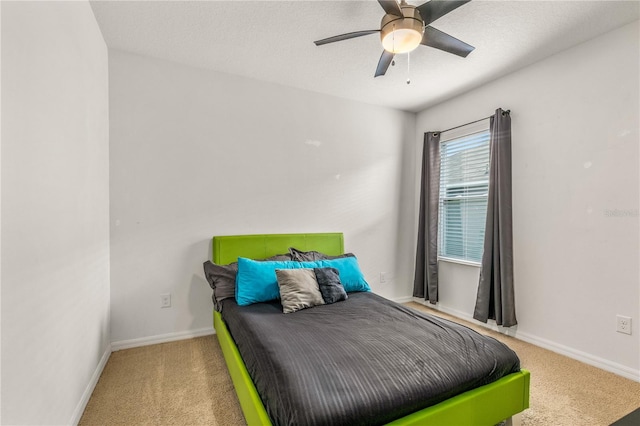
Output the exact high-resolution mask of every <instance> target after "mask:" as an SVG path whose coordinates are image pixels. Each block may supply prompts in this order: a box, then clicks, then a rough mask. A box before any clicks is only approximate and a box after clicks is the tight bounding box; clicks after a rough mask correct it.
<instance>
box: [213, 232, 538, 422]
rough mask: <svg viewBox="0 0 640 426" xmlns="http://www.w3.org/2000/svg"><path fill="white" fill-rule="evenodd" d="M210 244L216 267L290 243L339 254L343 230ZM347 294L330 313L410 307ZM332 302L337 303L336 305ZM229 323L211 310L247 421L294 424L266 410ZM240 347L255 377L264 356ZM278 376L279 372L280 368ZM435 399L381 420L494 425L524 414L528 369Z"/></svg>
mask: <svg viewBox="0 0 640 426" xmlns="http://www.w3.org/2000/svg"><path fill="white" fill-rule="evenodd" d="M212 243H213V251H212V253H213V256H212V259H213V262H214V263H216V264H218V265H224V264H228V263H231V262H234V261H236V260H237V259H238V258H239V257H246V258H250V259H266V258H268V257H270V256H272V255H275V254H279V253H286V252H287V250H288V248H289V247H296V248H298V249H300V250H304V251H309V250H316V251H318V252H322V253H326V254H328V255H340V254H342V253H343V251H344V240H343V236H342V234H341V233H323V234H266V235H240V236H222V237H214V238H213V242H212ZM350 296H351V297H350V298H349V300H351V302H349V303H351V305H348V304H347V303H346V302H348V301H349V300H347V301H344V302H339V303H337V304H334V305H331V306H332V308H331V309H333V310H334V312H338V311H339V310H340V309H342V310H344V309H351V308H352V307H355V306H357V305H356V304H361V305H362V306H364V307H365V308H364V309H370V310H376V311H377V310H382V309H387V310H389V312H391V313H392V314H391V315H396V313H397V315H404V314H406V312H404V313H403V311H411V310H408V308H406V307H403V306H402V305H398V304H395V303H393V302H388V301H386V300H385V299H383V298H380V297H379V296H375V295H373V294H360V293H353V294H350ZM340 304H342V305H340ZM367 304H370V305H371V306H373V308H371V307H369V308H367V306H368V305H367ZM335 306H337V308H336V307H335ZM247 308H251V309H244V311H246V312H249V314H248V317H249V318H251V317H254V318H255V317H256V315H258V314H260V315H265V316H264V317H259V318H265V321H266V318H267V317H268V316H269V317H270V318H273V319H275V320H276V321H283V320H282V318H285V317H287V315H285V314H282V313H281V311H280V312H279V315H276V313H275V312H276V310H277V309H280V308H278V302H273V303H260V304H257V305H253V307H251V306H250V307H247ZM327 308H329V306H327V307H324V306H323V307H318V308H313V309H315V311H314V310H313V309H308V310H306V311H308V312H306V314H305V315H306V316H307V317H308V316H310V315H311V314H313V315H314V316H316V315H318V314H320V313H322V312H324V311H327V312H328V311H329V309H327ZM234 309H236V310H238V309H237V307H236V306H235V301H231V302H229V303H227V305H226V307H225V308H224V309H223V311H224V310H226V311H228V312H231V311H233V310H234ZM239 310H243V309H239ZM301 312H302V311H301ZM363 312H366V311H363ZM340 315H344V314H340ZM409 315H410V316H411V315H414V316H416V315H417V316H419V317H420V318H422V314H416V313H415V311H414V312H413V313H411V312H409ZM232 318H233V317H232ZM298 318H303V316H302V315H300V316H299V317H298ZM318 318H319V317H318ZM422 319H424V318H422ZM428 321H429V322H431V323H434V324H436V326H437V328H442V327H445V326H446V325H443V321H444V320H442V321H441V320H439V319H436V318H435V317H432V318H431V319H429V320H428ZM227 322H228V320H227V321H225V320H224V319H223V315H222V314H221V313H220V312H218V311H215V312H214V327H215V330H216V334H217V337H218V340H219V342H220V346H221V348H222V351H223V354H224V357H225V362H226V364H227V367H228V369H229V373H230V375H231V378H232V381H233V383H234V387H235V390H236V393H237V395H238V399H239V401H240V406H241V408H242V411H243V414H244V416H245V419H246V421H247V424H249V425H270V424H272V417H274V418H275V419H276V421H275V423H278V424H281V423H290V424H291V423H296V421H291V420H289V421H286V420H282V419H283V418H282V417H280V416H279V414H278V413H276V411H277V410H276V409H274V407H273V405H271V407H270V408H269V409H267V408H265V404H264V403H263V397H261V395H260V393H259V391H258V390H257V388H256V385H255V384H254V380H253V379H252V376H251V374H250V373H249V371H248V369H247V366H246V365H245V360H243V357H242V356H241V355H240V350H239V348H238V344H236V342H235V341H234V338H233V337H232V333H231V332H230V331H229V328H228V327H227ZM234 322H235V321H234ZM254 322H257V323H258V327H259V324H260V323H261V322H263V321H262V320H260V321H254ZM444 322H446V321H444ZM283 324H285V323H280V325H279V326H278V327H281V326H282V325H283ZM229 325H233V322H231V323H229ZM235 327H236V334H237V335H239V334H241V333H239V332H238V331H237V330H241V329H242V328H243V327H244V323H242V325H235ZM454 327H456V326H454ZM458 327H461V326H458ZM452 333H453V334H459V330H458V329H455V330H454V331H453V332H452ZM258 334H260V333H258ZM253 338H255V336H252V337H251V338H250V340H252V339H253ZM487 339H489V338H487ZM491 340H493V339H491ZM243 345H244V346H243ZM240 346H241V347H246V344H245V342H244V341H240ZM267 349H269V348H267ZM243 350H244V351H245V354H246V358H247V360H248V361H249V364H248V365H249V369H250V370H251V371H253V372H254V375H255V368H256V365H255V364H256V359H262V355H260V356H252V355H250V354H251V352H250V351H251V350H253V349H251V350H249V352H247V351H248V350H247V349H246V348H245V349H243ZM278 374H280V373H279V372H278ZM276 376H277V375H276ZM273 377H274V376H273V374H272V376H271V377H270V378H269V380H273ZM256 380H257V381H256V383H258V384H259V387H261V389H262V393H263V396H264V397H265V399H266V400H267V404H269V400H270V398H271V397H270V396H269V395H267V393H268V392H269V391H270V390H269V389H268V388H266V387H265V385H264V379H260V378H258V379H256ZM492 380H493V379H492ZM283 383H285V384H286V383H287V382H286V381H284V382H283ZM434 401H435V402H434V403H433V404H431V403H430V405H429V406H428V407H426V408H422V409H417V410H415V411H412V412H410V413H404V414H403V415H401V416H399V417H396V418H394V417H393V415H391V414H390V416H391V417H389V418H385V421H384V422H383V423H386V424H392V425H424V424H434V425H495V424H498V423H500V422H501V421H502V420H504V419H509V418H510V417H511V416H514V415H515V414H517V413H519V412H522V411H523V410H525V409H526V408H528V406H529V372H528V371H526V370H522V369H519V365H518V371H513V372H510V373H509V374H506V375H504V376H503V377H500V378H497V379H496V380H495V381H492V382H491V383H488V384H482V385H480V386H478V387H474V388H473V389H468V390H465V391H463V392H461V393H457V394H455V395H453V396H449V395H448V394H447V395H446V396H442V397H440V398H436V399H434ZM271 404H273V402H271ZM276 408H277V407H276ZM268 411H270V412H271V413H272V415H273V416H270V415H269V414H268ZM285 411H286V410H285ZM289 411H291V410H289ZM405 411H406V408H405ZM380 418H383V417H380ZM336 419H342V420H344V419H346V417H340V415H338V414H336ZM311 423H313V422H311ZM318 423H321V424H322V423H324V424H327V423H341V421H338V420H336V421H335V422H334V421H332V420H326V419H325V420H323V421H319V422H318ZM342 423H344V424H352V423H354V422H353V421H347V420H344V421H342ZM362 423H364V424H372V423H373V424H375V423H378V422H375V421H373V422H372V421H363V422H362ZM378 424H379V423H378Z"/></svg>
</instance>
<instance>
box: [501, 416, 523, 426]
mask: <svg viewBox="0 0 640 426" xmlns="http://www.w3.org/2000/svg"><path fill="white" fill-rule="evenodd" d="M504 426H522V413H518V414H514V415H513V416H512V417H509V418H508V419H507V420H505V421H504Z"/></svg>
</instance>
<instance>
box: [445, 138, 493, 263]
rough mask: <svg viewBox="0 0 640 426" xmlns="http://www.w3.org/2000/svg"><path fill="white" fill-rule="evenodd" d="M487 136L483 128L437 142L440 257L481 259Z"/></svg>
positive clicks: (487, 182)
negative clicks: (438, 157) (438, 146)
mask: <svg viewBox="0 0 640 426" xmlns="http://www.w3.org/2000/svg"><path fill="white" fill-rule="evenodd" d="M489 136H490V135H489V130H483V131H480V132H477V133H472V134H470V135H466V136H462V137H458V138H455V139H450V140H447V141H442V142H441V143H440V157H441V158H440V160H441V163H440V206H439V207H440V218H439V219H440V224H439V226H438V237H439V240H440V241H439V256H440V257H444V258H451V259H457V260H464V261H469V262H481V261H482V251H483V246H484V229H485V220H486V216H487V198H488V191H489Z"/></svg>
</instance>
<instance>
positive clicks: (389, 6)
mask: <svg viewBox="0 0 640 426" xmlns="http://www.w3.org/2000/svg"><path fill="white" fill-rule="evenodd" d="M378 3H380V6H382V8H383V9H384V11H385V12H386V13H390V14H392V15H396V16H403V15H402V9H400V5H398V2H397V1H396V0H378Z"/></svg>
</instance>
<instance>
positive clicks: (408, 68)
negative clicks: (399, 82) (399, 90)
mask: <svg viewBox="0 0 640 426" xmlns="http://www.w3.org/2000/svg"><path fill="white" fill-rule="evenodd" d="M407 84H411V53H409V52H407Z"/></svg>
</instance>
